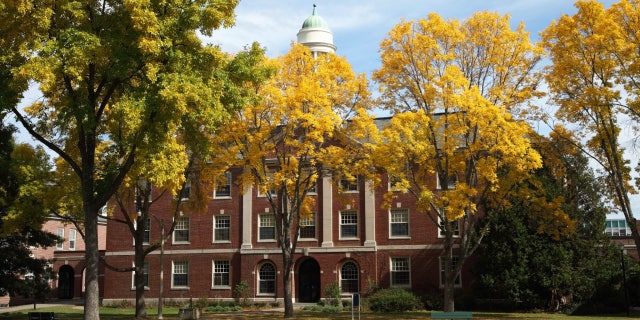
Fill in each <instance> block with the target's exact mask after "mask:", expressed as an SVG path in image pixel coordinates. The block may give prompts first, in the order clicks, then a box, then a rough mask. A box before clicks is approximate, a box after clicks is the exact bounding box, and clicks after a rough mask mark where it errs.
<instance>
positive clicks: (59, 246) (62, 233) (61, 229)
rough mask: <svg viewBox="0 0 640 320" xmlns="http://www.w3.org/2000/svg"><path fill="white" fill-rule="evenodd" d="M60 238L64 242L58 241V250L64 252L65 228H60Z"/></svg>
mask: <svg viewBox="0 0 640 320" xmlns="http://www.w3.org/2000/svg"><path fill="white" fill-rule="evenodd" d="M58 237H59V238H61V239H62V240H58V242H56V249H60V250H64V241H65V238H64V228H58Z"/></svg>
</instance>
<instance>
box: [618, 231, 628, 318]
mask: <svg viewBox="0 0 640 320" xmlns="http://www.w3.org/2000/svg"><path fill="white" fill-rule="evenodd" d="M620 263H621V266H622V290H623V291H624V301H625V307H626V309H627V317H628V316H629V294H628V293H627V273H626V266H625V262H624V244H622V243H621V244H620Z"/></svg>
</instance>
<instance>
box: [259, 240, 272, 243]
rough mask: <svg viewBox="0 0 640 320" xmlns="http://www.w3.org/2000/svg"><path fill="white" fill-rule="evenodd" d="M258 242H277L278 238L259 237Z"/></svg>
mask: <svg viewBox="0 0 640 320" xmlns="http://www.w3.org/2000/svg"><path fill="white" fill-rule="evenodd" d="M258 242H266V243H268V242H276V239H258Z"/></svg>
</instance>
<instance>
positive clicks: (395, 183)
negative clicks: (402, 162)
mask: <svg viewBox="0 0 640 320" xmlns="http://www.w3.org/2000/svg"><path fill="white" fill-rule="evenodd" d="M387 180H388V182H389V184H388V186H387V189H388V190H389V191H401V190H402V189H401V188H400V187H399V184H400V181H401V179H400V178H399V177H397V176H394V175H387Z"/></svg>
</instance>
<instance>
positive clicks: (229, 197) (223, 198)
mask: <svg viewBox="0 0 640 320" xmlns="http://www.w3.org/2000/svg"><path fill="white" fill-rule="evenodd" d="M229 199H231V196H219V197H217V196H214V197H213V200H229Z"/></svg>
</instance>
